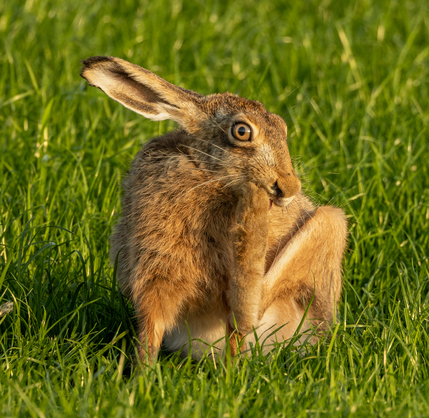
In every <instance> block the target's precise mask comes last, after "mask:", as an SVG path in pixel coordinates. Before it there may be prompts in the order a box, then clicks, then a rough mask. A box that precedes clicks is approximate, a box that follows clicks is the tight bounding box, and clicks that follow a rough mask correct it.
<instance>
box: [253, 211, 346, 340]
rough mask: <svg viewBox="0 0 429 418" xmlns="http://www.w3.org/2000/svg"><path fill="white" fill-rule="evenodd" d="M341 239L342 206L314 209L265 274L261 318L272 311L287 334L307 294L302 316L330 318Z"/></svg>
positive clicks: (343, 226)
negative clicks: (309, 304) (286, 329)
mask: <svg viewBox="0 0 429 418" xmlns="http://www.w3.org/2000/svg"><path fill="white" fill-rule="evenodd" d="M346 238H347V221H346V219H345V215H344V212H343V210H342V209H339V208H334V207H330V206H324V207H320V208H318V210H317V211H316V213H315V214H314V215H313V216H312V217H311V218H309V219H308V220H307V221H306V222H305V224H304V225H303V226H302V227H301V228H300V229H299V230H298V231H297V232H296V233H295V235H294V236H293V237H292V238H291V239H290V241H289V242H288V243H287V244H286V245H285V247H284V248H283V249H282V250H281V251H280V253H279V254H278V256H277V257H276V258H275V260H274V262H273V264H272V265H271V267H270V268H269V270H268V271H267V273H266V274H265V276H264V286H263V297H262V304H261V309H260V312H259V317H260V319H261V322H264V317H265V318H266V317H267V316H270V313H271V311H272V315H273V316H274V317H275V318H276V320H277V326H281V325H283V324H289V325H286V328H289V330H288V331H287V334H290V333H292V335H293V332H294V331H295V330H296V328H297V327H298V324H299V322H300V320H301V319H302V315H303V313H304V310H305V307H306V306H308V303H309V302H310V300H311V298H312V296H313V294H314V299H313V302H312V304H311V307H310V309H309V312H308V316H307V318H308V319H309V322H310V323H312V324H313V325H319V324H321V323H326V322H330V321H332V320H333V316H334V313H335V309H336V304H337V302H338V300H339V298H340V294H341V285H342V281H341V262H342V258H343V253H344V249H345V246H346ZM286 308H288V309H286ZM280 310H283V313H282V312H279V311H280ZM279 322H281V323H279ZM263 328H264V329H265V328H266V326H265V325H263ZM292 328H293V329H292ZM305 328H308V323H307V325H306V327H305ZM292 335H290V336H292ZM285 337H286V336H285ZM286 338H289V336H287V337H286Z"/></svg>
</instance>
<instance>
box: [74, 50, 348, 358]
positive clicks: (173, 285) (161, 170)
mask: <svg viewBox="0 0 429 418" xmlns="http://www.w3.org/2000/svg"><path fill="white" fill-rule="evenodd" d="M83 65H84V66H83V68H82V72H81V75H82V77H84V78H85V79H86V80H87V81H88V82H89V84H90V85H92V86H95V87H98V88H100V89H101V90H102V91H104V92H105V93H106V94H107V95H108V96H110V97H111V98H112V99H114V100H116V101H118V102H119V103H121V104H122V105H124V106H125V107H127V108H129V109H131V110H133V111H134V112H137V113H139V114H141V115H143V116H144V117H146V118H149V119H152V120H155V121H160V120H164V119H171V120H173V121H175V122H177V123H178V124H179V125H180V129H179V130H177V131H174V132H169V133H167V134H166V135H163V136H161V137H159V138H153V139H152V140H150V141H149V142H148V143H147V144H146V145H145V146H144V147H143V149H142V150H141V151H140V152H139V153H138V154H137V156H136V158H135V159H134V162H133V163H132V166H131V169H130V171H129V173H128V176H127V178H126V179H125V181H124V196H123V202H122V204H123V214H122V218H121V219H120V221H119V223H118V224H117V226H116V228H115V231H114V233H113V235H112V237H111V246H112V248H111V252H110V255H111V261H112V263H115V262H116V260H117V263H118V265H117V266H118V269H117V274H118V282H119V284H120V287H121V290H122V291H123V292H124V294H125V295H126V296H128V297H129V298H130V299H131V300H132V301H133V303H134V306H135V309H136V314H137V317H138V321H139V339H140V342H141V347H140V355H141V357H142V359H145V356H146V354H148V356H149V360H150V359H156V356H157V354H158V351H159V349H160V346H161V343H163V344H164V346H165V347H166V348H167V349H168V350H170V351H174V350H178V349H180V348H181V347H185V350H184V351H185V352H186V350H187V349H188V348H191V349H192V355H193V356H194V357H196V358H198V357H201V355H202V353H203V352H204V350H205V349H206V348H207V347H210V345H211V348H210V350H211V351H210V352H213V351H214V350H222V349H223V347H224V345H225V342H226V339H225V338H224V337H225V335H226V333H228V335H232V333H233V330H234V329H235V324H236V326H237V329H238V335H239V338H245V339H244V344H245V343H246V342H247V341H251V340H252V339H253V338H254V332H253V330H254V329H255V330H256V333H257V335H258V336H259V338H260V342H262V341H263V340H266V341H265V345H264V347H266V349H269V348H270V343H272V342H273V341H276V340H277V341H282V340H286V339H289V338H291V337H292V336H293V335H294V333H295V331H296V330H297V328H298V326H299V324H300V321H301V320H302V318H303V315H304V312H305V309H306V306H307V305H308V304H309V302H310V300H311V299H312V298H313V301H312V304H311V306H310V309H309V310H308V313H307V317H306V319H305V322H304V326H303V327H302V328H301V330H305V329H308V328H310V327H313V326H317V327H322V328H323V326H325V328H326V324H328V323H329V321H332V319H333V315H334V313H335V309H336V304H337V302H338V300H339V297H340V292H341V285H342V283H341V262H342V258H343V253H344V248H345V245H346V237H347V223H346V219H345V215H344V212H343V211H342V210H341V209H338V208H334V207H329V206H323V207H318V208H316V207H315V206H314V205H313V203H312V202H311V201H310V200H309V199H308V198H307V197H306V196H305V195H304V194H302V193H301V182H300V180H299V179H298V177H297V176H296V174H295V172H294V169H293V167H292V162H291V159H290V155H289V150H288V147H287V127H286V124H285V122H284V121H283V119H282V118H280V117H279V116H277V115H275V114H273V113H270V112H268V111H266V110H265V108H264V106H263V105H262V104H261V103H259V102H255V101H251V100H247V99H244V98H241V97H238V96H235V95H233V94H230V93H223V94H212V95H208V96H203V95H200V94H198V93H195V92H193V91H191V90H186V89H183V88H181V87H177V86H175V85H172V84H170V83H168V82H167V81H165V80H163V79H162V78H160V77H158V76H157V75H155V74H153V73H151V72H150V71H148V70H146V69H144V68H141V67H139V66H137V65H134V64H131V63H129V62H127V61H124V60H122V59H119V58H113V57H92V58H89V59H87V60H85V61H84V62H83ZM324 324H325V325H324ZM276 330H277V332H274V331H276ZM233 340H234V341H235V338H234V339H233V338H231V347H232V351H233V354H235V352H236V345H235V344H234V342H233ZM204 342H206V343H207V344H208V345H207V344H205V343H204ZM189 344H191V347H188V346H189Z"/></svg>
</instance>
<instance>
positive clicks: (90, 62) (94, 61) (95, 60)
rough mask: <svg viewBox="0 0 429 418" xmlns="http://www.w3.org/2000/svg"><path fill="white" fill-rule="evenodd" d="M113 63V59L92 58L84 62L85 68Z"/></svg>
mask: <svg viewBox="0 0 429 418" xmlns="http://www.w3.org/2000/svg"><path fill="white" fill-rule="evenodd" d="M111 61H113V58H112V57H98V56H97V57H90V58H87V59H86V60H82V64H83V65H84V67H85V68H91V67H93V66H94V65H97V64H101V63H103V62H111Z"/></svg>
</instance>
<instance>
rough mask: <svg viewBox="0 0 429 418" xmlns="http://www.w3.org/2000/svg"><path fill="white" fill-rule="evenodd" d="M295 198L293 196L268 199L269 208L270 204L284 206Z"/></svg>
mask: <svg viewBox="0 0 429 418" xmlns="http://www.w3.org/2000/svg"><path fill="white" fill-rule="evenodd" d="M294 198H295V196H292V197H276V198H274V199H273V200H271V199H270V209H271V206H272V205H273V203H274V205H276V206H278V207H279V208H285V207H286V206H288V205H290V204H291V203H292V201H293V199H294Z"/></svg>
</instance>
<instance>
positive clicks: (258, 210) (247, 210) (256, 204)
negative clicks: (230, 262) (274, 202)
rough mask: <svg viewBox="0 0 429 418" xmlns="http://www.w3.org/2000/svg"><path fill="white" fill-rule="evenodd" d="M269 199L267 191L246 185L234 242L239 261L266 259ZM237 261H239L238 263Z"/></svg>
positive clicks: (239, 208)
mask: <svg viewBox="0 0 429 418" xmlns="http://www.w3.org/2000/svg"><path fill="white" fill-rule="evenodd" d="M269 204H270V202H269V198H268V195H267V193H266V191H265V190H263V189H262V188H260V187H258V186H256V185H255V184H253V183H248V184H246V185H245V186H244V187H243V189H242V193H241V194H240V196H239V199H238V203H237V209H236V225H235V227H234V229H233V242H234V248H235V253H236V258H238V260H244V259H250V260H251V259H253V260H255V258H256V259H260V258H264V259H265V252H266V247H267V237H268V210H269ZM238 260H237V261H238Z"/></svg>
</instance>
